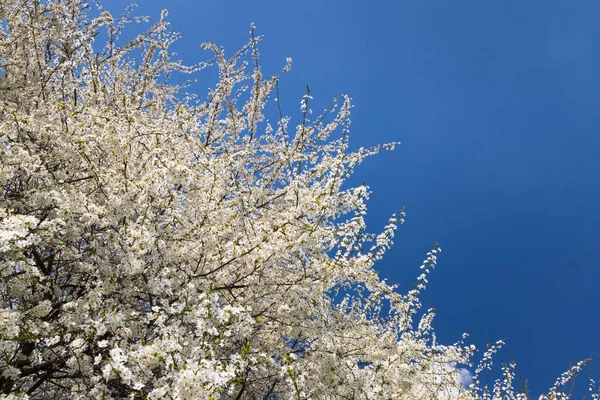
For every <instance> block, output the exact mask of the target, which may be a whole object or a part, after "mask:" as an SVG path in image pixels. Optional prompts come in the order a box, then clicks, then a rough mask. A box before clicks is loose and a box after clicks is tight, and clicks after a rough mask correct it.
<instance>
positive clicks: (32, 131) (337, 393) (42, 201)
mask: <svg viewBox="0 0 600 400" xmlns="http://www.w3.org/2000/svg"><path fill="white" fill-rule="evenodd" d="M130 11H131V10H129V11H128V12H127V13H126V14H125V15H124V17H122V18H120V19H116V18H114V17H113V16H112V15H111V14H110V13H109V12H107V11H105V10H103V9H102V7H101V5H99V4H96V5H94V6H93V7H92V6H90V5H88V4H87V3H86V2H84V1H82V0H48V1H40V0H3V1H2V2H1V3H0V185H1V187H2V194H1V196H0V277H1V281H0V371H1V374H0V393H2V394H3V395H4V397H5V398H8V399H111V398H114V399H118V398H134V399H153V400H154V399H304V398H321V399H488V398H489V399H492V398H493V399H505V398H510V399H526V398H527V396H526V394H523V393H517V391H516V390H515V389H514V387H513V386H514V385H513V380H514V364H508V365H506V366H504V367H503V370H502V371H503V378H501V379H500V380H499V381H497V382H496V383H495V384H494V385H492V386H491V387H488V386H487V385H483V384H481V382H480V379H479V376H480V375H481V373H483V372H484V371H485V370H486V369H487V368H488V367H489V366H490V365H491V363H490V357H491V355H493V354H494V353H495V351H496V350H497V348H498V346H500V345H501V342H498V343H497V344H495V345H493V346H490V348H489V349H488V350H487V351H486V352H485V353H484V356H483V361H482V362H481V363H480V364H479V367H478V368H477V369H476V370H475V381H474V384H473V385H472V386H471V387H464V386H465V385H463V382H462V381H461V379H460V374H459V373H458V371H457V369H456V368H457V366H458V365H462V364H467V365H468V364H470V363H471V362H472V355H473V353H474V351H475V349H474V347H473V346H472V345H468V344H465V342H464V339H465V338H466V335H465V337H463V338H462V339H461V340H459V341H458V342H457V343H454V344H451V345H443V344H440V343H438V341H437V340H436V336H435V333H434V331H433V328H432V319H433V316H434V311H433V310H421V304H420V302H419V294H420V292H421V291H422V290H423V289H424V288H425V285H426V283H427V276H428V274H429V273H430V272H431V270H432V269H433V268H434V266H435V264H436V261H437V257H438V254H439V252H440V249H439V247H437V244H436V245H435V246H434V248H433V249H432V250H431V252H429V253H428V254H427V255H426V258H425V260H424V262H423V265H422V266H421V275H420V276H419V277H418V279H417V284H416V285H415V286H414V288H413V289H412V290H410V291H409V292H408V293H400V292H399V291H398V290H397V288H396V287H395V286H393V285H390V284H389V283H387V282H386V281H384V280H382V279H381V278H380V277H379V276H378V274H377V273H376V271H375V270H374V269H373V266H374V264H375V263H376V262H377V261H378V260H379V259H381V258H382V257H383V255H384V253H385V252H386V250H387V249H389V248H390V247H391V245H392V239H393V236H394V231H395V230H396V227H397V225H398V224H399V223H401V222H402V218H403V216H404V213H403V212H399V213H398V214H397V215H394V216H392V217H391V218H390V221H389V224H388V225H387V226H386V227H385V229H384V230H383V232H381V233H379V234H371V233H369V232H368V231H367V230H366V226H365V214H366V200H367V199H368V197H369V189H368V187H367V186H365V185H361V186H358V187H346V186H347V185H345V182H347V179H348V177H349V176H350V175H351V174H352V172H353V170H354V168H355V167H356V166H357V165H358V164H359V163H360V162H361V161H362V160H363V159H364V158H365V157H368V156H371V155H374V154H376V153H377V152H379V151H380V150H390V149H393V147H394V146H395V145H396V144H395V143H391V144H386V145H382V146H379V147H375V148H371V149H363V148H361V149H359V150H358V151H350V150H349V147H348V132H349V130H348V128H349V123H350V119H349V117H350V112H351V108H352V105H351V100H350V98H349V97H347V96H340V97H339V98H337V99H335V100H334V102H333V104H332V106H331V107H330V108H329V109H327V110H325V111H324V112H323V113H322V114H320V115H318V116H314V115H313V113H312V110H311V109H310V101H311V96H310V90H309V89H308V88H307V92H306V93H305V94H304V96H303V97H302V98H301V104H300V112H299V120H298V122H297V123H295V124H292V120H291V119H290V118H289V117H287V116H286V115H285V114H284V113H283V111H282V110H281V109H280V107H279V106H278V102H277V101H278V96H279V90H278V82H279V80H280V79H281V78H282V74H283V73H284V72H285V71H287V70H288V69H289V68H290V65H291V60H288V61H287V64H286V66H285V67H284V68H283V71H282V74H281V75H278V76H273V77H267V76H264V75H263V73H262V71H261V67H260V63H259V61H260V55H259V52H258V46H257V45H258V42H259V40H260V37H259V36H256V35H255V33H254V28H253V27H252V28H251V31H250V35H249V38H250V39H249V42H248V44H247V45H246V46H245V47H244V48H242V49H241V50H240V51H238V52H237V53H235V54H234V55H233V56H231V57H227V56H226V55H225V52H224V51H223V50H222V49H221V48H219V47H217V46H216V45H214V44H213V43H205V44H204V45H203V47H204V48H205V49H207V50H209V51H210V53H211V54H212V56H211V57H212V58H211V59H210V60H209V61H207V62H206V63H202V64H200V65H196V66H191V67H190V66H185V65H184V64H183V63H182V62H180V61H178V60H175V59H173V56H172V54H171V52H170V50H169V46H170V45H171V44H172V43H173V42H174V41H175V40H176V39H177V38H178V35H177V34H176V33H174V32H172V31H171V30H170V29H169V24H168V23H167V21H166V16H167V13H166V12H163V14H162V15H161V17H160V19H159V21H158V22H157V23H155V24H154V25H152V26H151V27H150V28H149V29H148V30H147V31H145V32H144V33H142V34H140V35H138V36H137V37H134V38H132V39H131V40H129V41H124V40H122V38H120V36H121V35H122V34H123V29H124V27H125V26H126V24H127V23H129V22H136V21H138V22H144V18H136V17H131V14H130ZM99 33H102V35H103V36H105V37H106V38H107V39H106V41H105V43H102V44H101V45H100V46H99V45H98V44H97V43H95V42H94V39H95V37H96V36H97V35H98V34H99ZM209 67H210V68H216V69H218V71H219V80H218V83H217V84H216V86H214V87H213V88H212V89H210V90H209V91H208V93H207V94H206V95H204V94H203V95H200V94H197V95H193V94H189V93H186V84H185V83H177V82H178V81H177V80H174V79H173V74H177V73H183V74H195V73H197V72H199V71H200V70H202V69H205V68H209ZM582 365H583V363H580V364H577V365H576V366H574V367H573V368H572V369H571V370H569V371H568V372H567V373H566V374H565V375H564V376H563V377H561V378H560V379H559V380H558V381H557V384H556V385H555V387H553V388H551V389H550V391H549V393H548V394H547V395H545V396H542V398H565V397H562V396H567V395H568V391H567V392H565V393H563V392H562V390H563V387H564V384H565V383H566V381H567V380H568V379H570V378H571V376H572V375H573V374H575V373H576V372H577V371H579V369H581V367H582ZM594 398H597V397H594Z"/></svg>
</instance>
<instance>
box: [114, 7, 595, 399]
mask: <svg viewBox="0 0 600 400" xmlns="http://www.w3.org/2000/svg"><path fill="white" fill-rule="evenodd" d="M105 4H106V6H107V8H108V9H110V10H112V11H115V10H120V9H122V8H123V7H124V2H123V1H122V0H109V1H106V2H105ZM139 4H140V8H139V9H138V10H139V11H138V12H139V13H141V14H148V15H151V16H153V17H154V18H155V19H156V18H157V17H158V15H159V12H160V9H161V8H165V7H166V8H167V9H168V10H169V12H170V17H169V19H170V21H171V22H172V26H173V28H174V29H175V30H177V31H179V32H181V33H182V34H183V35H184V38H183V39H182V41H181V42H179V44H178V45H177V46H176V50H177V51H178V53H179V54H180V56H181V58H183V59H184V60H187V61H188V62H189V63H192V62H195V61H199V60H204V59H206V58H207V57H208V55H207V54H206V53H203V52H202V51H201V50H200V49H199V46H198V45H199V44H200V43H201V42H203V41H206V40H212V41H214V42H216V43H217V44H219V45H222V46H224V47H225V48H226V49H228V50H229V51H230V52H233V51H235V50H237V49H238V48H239V47H241V45H243V44H244V43H245V42H246V40H247V38H248V27H249V24H250V22H255V23H256V24H257V27H258V31H259V33H261V34H264V35H265V36H266V38H265V40H264V41H263V42H262V45H261V53H262V56H263V58H262V59H263V66H264V71H265V72H266V73H267V74H275V73H277V72H279V70H280V68H281V67H282V66H283V65H284V63H285V57H288V56H289V57H292V58H293V60H294V63H293V69H292V72H290V73H289V74H288V75H287V76H286V78H285V79H284V82H283V85H282V91H283V92H284V96H283V100H284V103H283V106H284V111H285V112H286V113H287V114H290V115H292V116H295V117H298V116H299V113H298V105H299V101H300V98H301V96H302V95H303V94H304V90H305V89H304V88H305V85H306V84H308V85H310V87H311V89H312V94H313V96H314V97H315V103H314V104H315V105H314V106H313V109H314V110H315V111H316V110H321V109H323V108H325V107H326V105H328V103H329V101H330V100H331V99H332V98H333V97H334V96H336V95H338V94H340V93H348V94H350V95H351V96H352V97H353V99H354V102H355V105H356V107H355V109H354V112H353V123H352V136H351V138H352V144H353V145H354V146H356V147H358V146H362V145H365V146H366V145H372V144H376V143H382V142H387V141H393V140H399V141H401V142H402V145H401V146H399V147H398V149H397V150H396V151H394V152H392V153H386V154H382V155H380V156H378V157H376V158H373V159H370V160H368V161H367V162H366V163H364V164H363V165H362V166H361V167H360V168H359V170H358V171H357V175H356V183H360V182H362V181H363V180H366V181H367V184H369V185H370V186H371V188H372V190H373V191H374V194H373V196H372V200H371V201H370V214H369V222H370V224H371V230H372V231H378V230H379V229H380V228H381V227H382V226H383V225H384V224H385V222H386V220H387V218H388V216H389V215H390V214H391V213H393V212H396V211H397V210H399V209H400V207H402V206H406V210H407V218H406V224H405V225H404V226H403V227H401V229H400V230H399V233H398V236H397V240H396V246H395V248H394V249H393V251H392V252H391V253H390V254H389V255H388V257H387V258H386V259H385V261H384V262H383V263H381V264H380V265H379V270H380V271H382V274H383V275H385V276H390V277H391V280H392V281H396V282H400V283H401V284H402V285H403V286H402V287H403V288H404V289H405V290H408V289H409V288H410V287H411V286H412V284H413V283H414V281H415V277H416V275H417V274H418V272H419V270H418V267H419V265H420V262H421V261H422V259H423V257H424V256H425V253H426V252H427V251H428V250H429V249H430V248H431V246H432V244H433V243H434V241H438V242H439V243H440V246H441V247H442V248H443V250H444V252H443V253H442V257H441V259H440V263H439V267H438V269H437V270H436V272H435V273H434V275H433V276H432V277H431V280H430V281H431V284H430V286H429V288H428V291H427V292H426V294H425V296H424V297H423V300H424V303H425V307H435V308H436V309H437V319H436V323H435V326H436V327H437V332H438V337H439V339H440V340H441V341H443V342H447V343H451V342H454V341H455V340H457V339H458V338H459V337H460V334H461V333H462V332H468V333H470V334H471V339H472V341H473V342H474V343H475V344H477V345H478V346H479V347H483V345H484V344H485V340H486V339H485V335H486V333H488V334H489V337H490V339H492V340H496V339H500V338H507V340H508V342H507V346H506V349H507V350H506V351H504V352H503V353H502V354H501V355H500V357H499V359H498V361H501V360H502V359H504V360H506V361H508V360H509V359H510V356H511V353H512V352H514V353H515V359H516V362H517V364H518V369H517V376H523V377H525V378H528V379H529V382H530V387H531V388H532V389H533V390H534V392H535V393H537V394H539V393H540V391H541V390H543V389H546V388H548V387H550V386H551V385H552V383H553V382H554V380H555V378H556V377H557V376H558V375H559V374H560V373H562V372H563V371H564V370H565V369H566V368H567V367H568V366H569V363H572V362H576V361H578V360H580V359H583V358H586V357H588V356H589V355H590V354H591V353H592V352H596V353H600V321H599V319H598V317H597V316H598V309H597V307H598V305H599V304H600V291H599V290H596V289H597V286H598V283H599V282H600V268H599V267H600V254H599V252H598V251H596V250H597V249H598V244H597V243H598V240H599V239H600V234H599V226H600V181H599V179H598V174H599V173H600V156H599V146H600V136H599V135H598V133H599V132H598V128H599V127H600V79H599V78H598V73H599V71H600V3H598V2H596V1H592V0H564V1H557V0H548V1H543V2H540V1H533V0H513V1H476V0H470V1H463V0H456V1H445V0H439V1H427V0H402V1H393V0H388V1H374V2H373V1H371V2H364V1H350V0H303V1H300V2H298V1H291V0H277V1H276V0H272V1H247V0H228V1H217V0H214V1H198V2H196V1H185V0H171V1H168V2H164V1H159V0H140V1H139ZM200 86H202V85H200ZM596 371H597V373H596V374H595V375H596V376H597V377H598V376H600V369H599V368H596Z"/></svg>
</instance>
